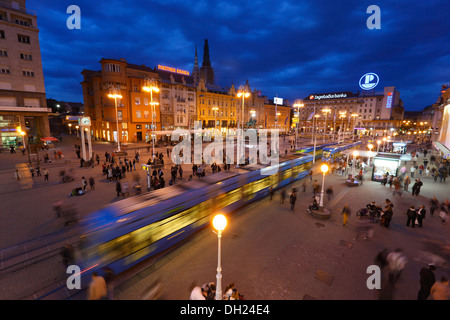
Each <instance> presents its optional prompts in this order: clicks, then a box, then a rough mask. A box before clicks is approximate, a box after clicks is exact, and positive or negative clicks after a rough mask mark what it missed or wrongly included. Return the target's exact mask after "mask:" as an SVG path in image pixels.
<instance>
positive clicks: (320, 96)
mask: <svg viewBox="0 0 450 320" xmlns="http://www.w3.org/2000/svg"><path fill="white" fill-rule="evenodd" d="M348 96H349V95H348V94H347V93H345V92H342V93H341V92H340V93H325V94H312V95H310V96H309V100H322V99H339V98H347V97H348Z"/></svg>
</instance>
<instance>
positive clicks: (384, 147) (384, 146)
mask: <svg viewBox="0 0 450 320" xmlns="http://www.w3.org/2000/svg"><path fill="white" fill-rule="evenodd" d="M386 140H387V139H386V138H383V152H385V151H386Z"/></svg>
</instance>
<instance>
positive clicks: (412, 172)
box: [409, 165, 416, 178]
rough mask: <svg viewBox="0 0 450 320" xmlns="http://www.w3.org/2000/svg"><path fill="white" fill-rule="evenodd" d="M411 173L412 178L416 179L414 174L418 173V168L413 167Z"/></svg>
mask: <svg viewBox="0 0 450 320" xmlns="http://www.w3.org/2000/svg"><path fill="white" fill-rule="evenodd" d="M409 171H410V172H411V178H414V172H416V168H415V167H414V166H413V165H412V166H411V169H410V170H409Z"/></svg>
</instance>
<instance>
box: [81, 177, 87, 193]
mask: <svg viewBox="0 0 450 320" xmlns="http://www.w3.org/2000/svg"><path fill="white" fill-rule="evenodd" d="M81 185H82V187H83V191H86V187H87V181H86V178H85V177H84V176H83V177H81Z"/></svg>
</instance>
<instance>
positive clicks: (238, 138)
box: [171, 123, 280, 175]
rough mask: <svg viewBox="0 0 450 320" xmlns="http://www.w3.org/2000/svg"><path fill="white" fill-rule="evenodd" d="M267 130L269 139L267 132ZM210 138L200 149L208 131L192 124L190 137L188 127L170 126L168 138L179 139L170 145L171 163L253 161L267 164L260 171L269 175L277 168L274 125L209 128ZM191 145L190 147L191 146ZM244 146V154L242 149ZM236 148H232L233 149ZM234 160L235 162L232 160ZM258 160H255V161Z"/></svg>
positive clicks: (207, 138) (277, 131) (250, 162)
mask: <svg viewBox="0 0 450 320" xmlns="http://www.w3.org/2000/svg"><path fill="white" fill-rule="evenodd" d="M269 133H270V141H269V139H268V134H269ZM213 136H214V141H212V142H211V143H210V144H208V145H207V146H206V147H205V148H204V149H203V142H204V141H211V137H210V135H209V134H206V135H205V134H204V132H203V130H202V126H201V125H199V124H197V123H196V124H195V127H194V141H193V143H192V141H191V139H192V138H191V134H190V132H189V131H188V130H184V129H179V130H174V131H173V132H172V135H171V140H172V141H179V139H180V137H182V138H183V139H182V141H181V142H179V143H178V144H177V145H176V146H175V147H174V148H173V149H172V154H171V160H172V161H173V163H175V164H182V163H184V164H199V165H200V164H203V163H206V164H208V165H211V164H213V163H216V164H224V163H226V164H235V163H236V164H238V165H243V164H256V163H258V162H259V163H260V164H263V165H269V167H268V169H267V170H265V171H264V172H263V174H264V175H271V174H274V173H276V172H278V164H279V156H280V147H279V130H278V129H271V130H267V129H259V130H258V131H256V130H255V129H248V130H241V129H237V130H236V134H235V135H229V134H225V135H224V134H223V133H222V132H221V131H220V130H214V131H213ZM192 145H193V148H194V150H192ZM246 148H247V149H248V156H246V151H245V149H246ZM235 149H236V152H235ZM235 160H236V162H235ZM258 160H259V161H258Z"/></svg>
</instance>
